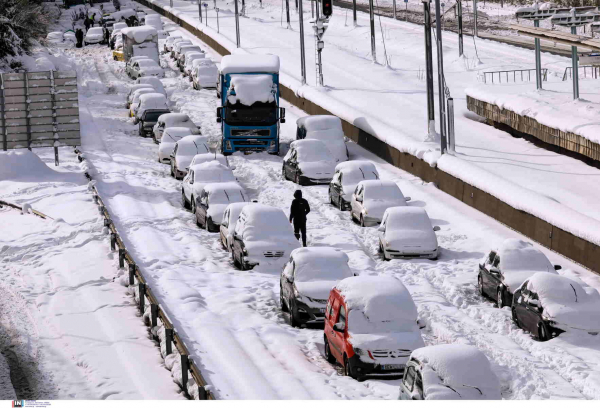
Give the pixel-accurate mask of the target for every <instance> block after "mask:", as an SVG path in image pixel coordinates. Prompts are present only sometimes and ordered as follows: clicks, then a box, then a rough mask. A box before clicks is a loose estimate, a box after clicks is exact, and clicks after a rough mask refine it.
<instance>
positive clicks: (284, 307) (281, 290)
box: [279, 285, 288, 312]
mask: <svg viewBox="0 0 600 408" xmlns="http://www.w3.org/2000/svg"><path fill="white" fill-rule="evenodd" d="M279 304H280V306H281V310H282V311H284V312H287V311H288V307H287V305H286V304H285V300H283V288H282V287H281V285H279Z"/></svg>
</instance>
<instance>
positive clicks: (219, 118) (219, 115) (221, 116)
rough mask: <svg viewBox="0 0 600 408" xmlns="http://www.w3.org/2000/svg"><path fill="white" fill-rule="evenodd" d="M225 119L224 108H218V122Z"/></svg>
mask: <svg viewBox="0 0 600 408" xmlns="http://www.w3.org/2000/svg"><path fill="white" fill-rule="evenodd" d="M222 120H223V108H222V107H220V108H217V123H221V121H222Z"/></svg>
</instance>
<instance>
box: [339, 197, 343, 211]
mask: <svg viewBox="0 0 600 408" xmlns="http://www.w3.org/2000/svg"><path fill="white" fill-rule="evenodd" d="M338 208H339V209H340V211H344V210H345V206H344V199H343V198H342V196H340V198H339V200H338Z"/></svg>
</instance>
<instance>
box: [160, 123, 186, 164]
mask: <svg viewBox="0 0 600 408" xmlns="http://www.w3.org/2000/svg"><path fill="white" fill-rule="evenodd" d="M159 119H160V117H159ZM189 134H190V130H189V129H188V128H184V127H172V128H168V129H165V131H164V132H163V134H162V137H161V138H160V143H159V145H158V161H159V162H160V163H167V164H170V162H171V153H173V149H174V148H175V144H176V143H177V142H178V141H179V140H181V139H182V138H184V137H185V136H188V135H189Z"/></svg>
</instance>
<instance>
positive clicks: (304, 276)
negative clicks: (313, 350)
mask: <svg viewBox="0 0 600 408" xmlns="http://www.w3.org/2000/svg"><path fill="white" fill-rule="evenodd" d="M348 261H349V259H348V255H346V253H345V252H342V251H341V250H340V249H335V248H330V247H313V248H298V249H294V250H293V251H292V254H291V256H290V260H289V261H288V263H287V264H286V265H285V267H284V268H283V270H282V272H281V276H280V279H279V300H280V304H281V310H283V311H285V312H289V314H290V324H291V325H292V327H299V326H301V325H303V324H313V323H318V324H323V323H324V321H325V304H326V303H327V299H328V298H329V293H330V292H331V289H333V287H334V286H335V285H337V283H338V282H339V281H341V280H342V279H346V278H349V277H351V276H354V273H352V271H351V270H350V267H349V266H348Z"/></svg>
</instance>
